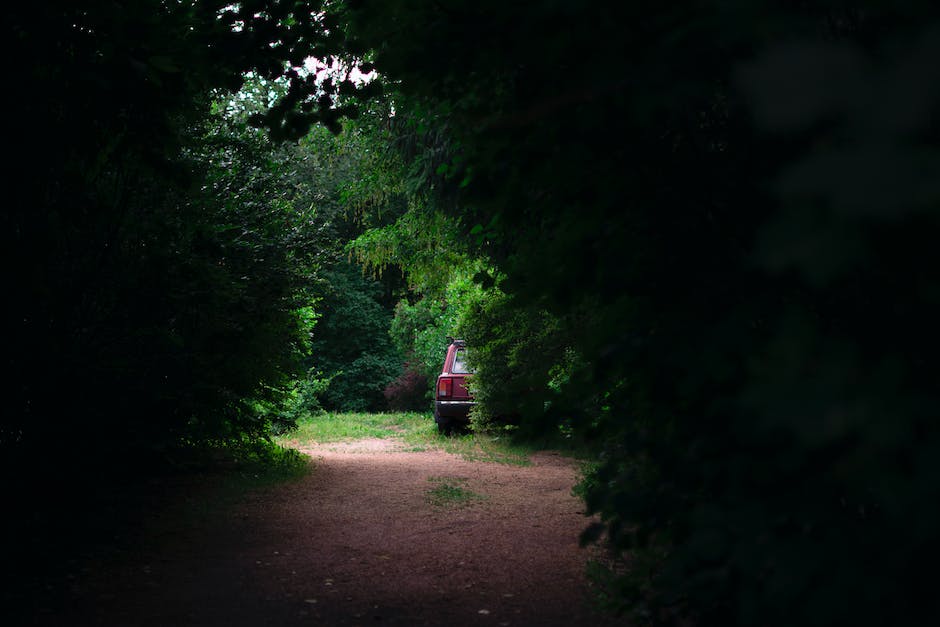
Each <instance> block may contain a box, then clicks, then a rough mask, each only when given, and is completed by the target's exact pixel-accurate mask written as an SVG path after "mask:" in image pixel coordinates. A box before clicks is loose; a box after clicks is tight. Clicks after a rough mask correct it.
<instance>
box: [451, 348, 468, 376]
mask: <svg viewBox="0 0 940 627" xmlns="http://www.w3.org/2000/svg"><path fill="white" fill-rule="evenodd" d="M451 372H453V373H454V374H473V371H472V370H471V369H470V368H469V367H468V366H467V349H465V348H458V349H457V350H456V352H454V367H453V368H452V369H451Z"/></svg>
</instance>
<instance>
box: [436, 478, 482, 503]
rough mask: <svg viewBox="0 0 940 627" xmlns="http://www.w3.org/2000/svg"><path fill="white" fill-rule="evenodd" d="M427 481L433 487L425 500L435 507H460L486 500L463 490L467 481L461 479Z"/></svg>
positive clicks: (480, 495)
mask: <svg viewBox="0 0 940 627" xmlns="http://www.w3.org/2000/svg"><path fill="white" fill-rule="evenodd" d="M428 481H430V482H431V483H432V484H435V485H434V487H432V488H429V489H428V491H427V493H426V495H425V498H427V501H428V503H430V504H431V505H434V506H435V507H462V506H466V505H470V504H472V503H474V502H477V501H483V500H486V497H485V496H483V495H482V494H477V493H476V492H471V491H470V490H468V489H467V488H465V487H464V484H465V483H466V482H467V480H466V479H464V478H462V477H428Z"/></svg>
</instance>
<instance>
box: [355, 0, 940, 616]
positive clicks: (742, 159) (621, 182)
mask: <svg viewBox="0 0 940 627" xmlns="http://www.w3.org/2000/svg"><path fill="white" fill-rule="evenodd" d="M351 4H354V5H355V6H356V7H358V8H359V9H358V12H357V13H356V14H355V17H356V19H354V28H355V33H356V34H357V35H358V36H360V37H361V38H362V40H363V41H364V42H366V43H368V44H370V45H371V46H373V47H374V48H375V50H376V55H375V62H376V67H377V68H378V70H379V71H380V72H383V73H384V74H385V75H386V76H388V77H389V78H391V79H393V80H395V81H397V82H398V88H399V89H400V90H401V91H402V92H404V93H406V94H407V96H408V99H407V100H406V101H405V102H420V103H421V105H420V106H418V107H415V108H414V109H413V110H414V111H415V115H417V116H418V117H419V118H421V119H422V120H423V122H424V123H425V125H426V126H427V127H429V128H435V129H438V130H439V131H441V132H444V133H445V134H446V135H447V136H448V138H449V141H448V142H446V143H441V142H439V141H426V142H425V143H424V145H423V146H424V147H423V153H422V151H421V147H420V146H419V150H418V153H419V154H420V155H421V156H420V158H416V161H417V162H418V163H420V164H425V165H426V164H428V163H432V164H433V163H439V165H438V166H436V167H434V168H433V169H432V170H430V171H429V170H428V169H427V167H424V168H423V169H422V171H423V172H424V173H425V179H424V180H425V181H426V183H427V185H426V187H427V188H428V189H429V190H431V194H432V196H433V197H434V198H435V199H436V201H437V203H438V207H437V209H438V210H439V211H441V212H443V215H449V216H452V217H454V219H455V220H458V219H459V222H460V224H461V225H462V227H461V228H462V230H463V233H464V235H463V237H464V239H466V240H467V241H468V242H469V243H470V245H471V246H472V247H473V246H478V247H479V250H480V251H482V252H483V253H484V254H485V255H486V258H487V260H488V263H492V264H495V265H496V267H497V268H498V270H499V271H500V272H501V273H502V274H504V275H505V279H504V280H503V281H502V282H501V283H500V288H501V291H502V293H503V294H502V295H501V294H500V293H499V292H493V293H492V298H491V299H488V300H487V302H484V303H482V304H481V306H480V307H479V309H478V311H477V315H476V316H475V318H474V319H472V320H470V321H469V324H468V326H467V329H468V339H470V340H471V342H472V343H473V344H474V345H475V347H476V348H477V365H478V366H479V368H480V371H479V376H478V378H477V380H478V383H477V385H478V388H479V390H478V393H479V395H480V396H481V397H482V398H483V399H484V400H485V401H487V402H488V403H491V404H492V405H494V408H496V409H502V408H501V407H499V404H500V403H502V404H506V403H511V402H516V403H517V404H518V409H519V410H520V411H521V412H522V413H523V417H522V418H523V425H524V426H526V425H528V426H531V427H536V428H537V429H542V430H545V429H549V430H551V429H557V428H564V429H573V431H574V432H575V433H579V434H581V435H582V436H583V437H585V438H588V439H593V440H594V441H596V442H598V443H599V445H600V446H601V449H602V452H601V455H600V458H599V464H598V466H597V467H596V470H595V471H594V472H593V473H592V474H591V475H590V476H589V477H588V478H587V479H586V481H585V484H584V485H583V494H584V495H585V498H586V500H587V503H588V506H589V508H590V510H591V511H593V512H597V513H599V514H600V515H601V517H602V518H603V520H604V522H605V526H604V531H605V532H606V539H607V541H608V543H609V544H610V545H611V546H612V548H613V549H615V551H616V552H617V554H619V555H627V554H629V556H630V557H629V559H628V560H627V561H626V562H625V563H624V564H625V566H624V567H623V568H619V569H617V572H618V573H619V575H618V576H616V577H613V578H612V580H611V585H612V589H611V592H612V594H613V596H612V600H613V601H614V603H615V604H617V605H618V606H620V607H621V608H622V609H626V610H630V611H632V612H633V613H634V614H635V618H636V619H637V620H640V621H642V622H650V623H681V622H683V621H685V620H692V621H694V622H696V623H700V624H721V625H725V624H762V625H767V624H781V625H790V624H826V625H834V624H859V623H862V624H885V625H886V624H898V623H905V624H921V623H929V622H931V619H933V620H935V619H937V618H938V608H937V605H936V604H935V602H934V601H932V600H931V599H932V598H933V597H932V595H931V594H930V592H929V589H928V588H929V585H930V584H929V581H930V579H929V578H924V577H923V573H925V572H927V571H928V570H929V567H930V565H931V564H932V563H933V560H935V559H936V558H937V556H938V548H940V547H938V545H937V540H936V536H935V534H934V532H933V529H934V528H935V527H936V525H937V523H938V519H940V510H938V503H940V484H938V481H937V480H936V476H937V470H938V465H937V464H938V461H937V460H940V455H938V453H940V432H938V429H937V422H936V413H937V408H938V398H937V389H936V380H937V376H936V375H937V368H936V366H935V365H934V363H933V362H934V360H933V359H932V356H933V355H934V354H935V353H936V351H937V349H938V334H937V332H936V330H935V321H936V320H937V319H940V315H938V314H940V311H938V308H940V300H938V298H937V294H938V293H940V292H938V290H940V276H938V268H940V265H938V264H937V261H938V260H937V256H936V246H934V245H933V244H932V242H933V241H934V240H935V239H937V235H938V226H940V224H938V213H937V207H938V202H940V194H938V187H937V185H936V180H937V179H936V174H937V171H938V165H940V159H938V150H937V149H938V129H937V113H938V104H940V103H938V97H940V89H938V87H940V84H938V80H940V77H938V74H937V72H936V71H935V67H934V66H935V60H936V58H937V52H938V41H940V40H938V37H937V32H938V31H937V27H938V19H940V15H938V13H937V9H936V6H935V5H933V4H931V3H924V2H912V3H905V4H904V5H903V6H895V5H892V4H888V3H880V2H874V1H872V2H866V1H859V2H850V3H844V2H839V3H835V2H831V3H829V2H820V3H782V2H781V3H752V2H679V3H660V4H648V3H626V4H621V5H616V6H615V5H611V4H609V3H604V4H601V3H557V2H537V3H526V4H525V5H513V4H506V3H499V4H497V3H490V2H448V3H444V4H436V5H433V6H428V5H427V4H426V3H418V2H407V1H403V2H395V3H384V2H383V3H378V2H356V3H351ZM442 147H443V148H444V149H445V150H443V151H442V150H441V148H442ZM441 155H444V160H443V161H442V162H441V161H440V156H441ZM480 278H481V280H484V281H485V280H486V277H480ZM532 354H535V355H537V359H532ZM549 390H551V392H549ZM533 392H534V393H533ZM545 400H548V401H549V402H542V401H545ZM591 535H593V534H588V537H590V536H591Z"/></svg>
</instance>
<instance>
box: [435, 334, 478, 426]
mask: <svg viewBox="0 0 940 627" xmlns="http://www.w3.org/2000/svg"><path fill="white" fill-rule="evenodd" d="M472 375H473V373H472V371H471V370H470V368H469V367H468V366H467V347H466V343H465V342H464V341H463V340H451V342H450V344H448V345H447V355H446V356H445V357H444V367H443V368H442V369H441V374H440V375H438V377H437V386H436V387H435V392H434V422H436V423H437V429H438V431H440V432H441V433H450V432H451V431H453V430H454V428H455V427H459V426H466V425H467V424H468V422H469V418H468V414H469V412H470V408H471V407H473V405H474V402H473V397H472V396H470V392H468V391H467V385H466V384H467V380H468V379H469V378H470V377H471V376H472Z"/></svg>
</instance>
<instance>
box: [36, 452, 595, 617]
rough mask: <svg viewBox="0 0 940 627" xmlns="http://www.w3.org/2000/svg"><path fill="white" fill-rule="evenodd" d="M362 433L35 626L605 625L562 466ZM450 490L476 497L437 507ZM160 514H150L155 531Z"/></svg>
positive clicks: (101, 575) (544, 458) (105, 575)
mask: <svg viewBox="0 0 940 627" xmlns="http://www.w3.org/2000/svg"><path fill="white" fill-rule="evenodd" d="M398 446H399V445H397V444H396V443H395V442H394V441H387V440H365V441H360V442H355V443H350V444H342V445H320V446H315V447H310V448H305V449H302V450H303V451H304V452H305V453H307V454H309V455H310V456H311V457H312V458H313V459H314V461H315V469H314V471H313V472H312V473H310V474H309V475H308V476H306V477H305V478H303V479H301V480H299V481H297V482H294V483H291V484H288V485H282V486H278V487H276V488H274V489H269V490H263V491H258V492H256V493H252V494H250V495H248V496H247V497H246V498H245V499H243V500H242V501H241V502H240V503H239V505H238V506H237V508H236V509H235V511H234V512H233V513H231V514H229V519H228V520H227V522H226V524H224V525H219V524H218V521H215V522H211V521H209V522H206V524H204V525H201V526H200V525H196V526H195V527H192V526H190V527H186V528H177V529H173V528H170V529H168V530H167V529H164V530H163V531H162V532H161V533H162V536H160V537H158V538H157V539H156V540H155V541H154V542H152V543H150V545H149V546H143V547H141V548H140V549H139V551H137V552H136V553H134V554H132V555H129V556H127V555H125V556H123V557H122V559H121V560H120V563H110V564H99V565H98V566H97V567H96V568H95V569H93V570H92V572H88V573H86V574H85V575H84V576H83V577H82V578H80V579H79V580H77V581H76V583H75V584H74V586H73V589H72V600H71V602H70V604H69V606H68V607H66V608H65V609H64V610H63V612H64V613H60V612H58V611H57V612H55V613H50V614H47V615H45V616H44V617H40V620H38V621H37V623H36V624H49V625H53V624H56V625H59V624H99V625H147V626H150V625H153V626H156V625H494V626H495V625H500V626H506V625H540V626H541V625H546V626H547V625H566V626H570V625H604V624H612V623H609V621H606V620H604V619H602V618H601V617H598V616H596V615H594V614H593V613H592V612H591V611H589V609H588V607H587V605H586V604H585V602H584V601H585V597H586V594H585V593H586V583H585V578H584V566H585V560H586V559H587V554H586V552H585V550H584V549H580V548H579V547H578V545H577V536H578V533H579V532H580V531H581V529H582V528H583V527H584V526H585V524H586V519H585V517H584V516H583V515H582V513H581V509H582V506H581V503H580V502H579V501H578V499H577V498H575V497H573V496H572V495H571V487H572V485H573V484H574V482H575V480H576V468H575V464H574V462H572V461H571V460H569V459H566V458H564V457H561V456H559V455H556V454H551V453H540V454H537V455H535V456H533V458H532V461H533V465H531V466H525V467H518V466H508V465H502V464H495V463H485V462H469V461H465V460H463V459H461V458H459V457H456V456H453V455H450V454H448V453H444V452H441V451H423V452H407V451H404V450H400V449H399V448H397V447H398ZM444 483H449V484H451V485H457V486H460V487H462V488H464V489H466V490H469V491H470V492H473V493H475V494H477V495H480V496H481V497H482V498H480V499H476V500H471V501H470V502H468V503H465V504H459V503H458V504H445V505H435V504H433V503H430V502H429V501H428V491H429V490H430V489H432V488H434V487H435V486H436V485H442V484H444ZM159 527H160V525H156V528H159Z"/></svg>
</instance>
